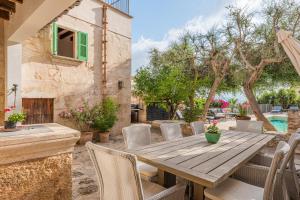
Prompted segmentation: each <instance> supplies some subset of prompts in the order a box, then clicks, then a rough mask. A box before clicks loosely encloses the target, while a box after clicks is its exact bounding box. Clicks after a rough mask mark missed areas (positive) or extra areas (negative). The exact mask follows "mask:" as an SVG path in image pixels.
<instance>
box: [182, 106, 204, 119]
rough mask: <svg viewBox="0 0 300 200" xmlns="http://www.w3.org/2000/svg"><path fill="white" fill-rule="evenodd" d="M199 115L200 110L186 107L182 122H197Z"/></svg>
mask: <svg viewBox="0 0 300 200" xmlns="http://www.w3.org/2000/svg"><path fill="white" fill-rule="evenodd" d="M200 115H201V110H200V109H199V108H198V107H197V106H195V107H193V108H191V107H187V108H186V109H185V110H184V112H183V117H184V120H185V121H186V122H188V123H191V122H194V121H197V120H198V119H199V116H200Z"/></svg>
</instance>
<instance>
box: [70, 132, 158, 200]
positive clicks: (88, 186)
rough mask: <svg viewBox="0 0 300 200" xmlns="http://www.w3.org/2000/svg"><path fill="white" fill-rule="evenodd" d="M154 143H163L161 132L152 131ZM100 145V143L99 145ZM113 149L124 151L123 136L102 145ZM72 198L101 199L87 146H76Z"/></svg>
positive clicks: (82, 199)
mask: <svg viewBox="0 0 300 200" xmlns="http://www.w3.org/2000/svg"><path fill="white" fill-rule="evenodd" d="M151 132H152V142H153V143H155V142H160V141H162V140H163V139H162V137H161V134H160V132H159V130H157V129H152V130H151ZM99 144H100V143H99ZM100 145H104V146H106V147H109V148H112V149H118V150H122V149H124V148H125V144H124V141H123V137H122V136H116V137H114V138H111V141H110V143H108V144H100ZM72 174H73V178H72V182H73V187H72V190H73V191H72V196H73V200H95V199H99V194H98V185H97V177H96V174H95V170H94V167H93V163H92V161H91V160H90V158H89V155H88V152H87V150H86V148H85V146H76V147H75V151H74V153H73V165H72Z"/></svg>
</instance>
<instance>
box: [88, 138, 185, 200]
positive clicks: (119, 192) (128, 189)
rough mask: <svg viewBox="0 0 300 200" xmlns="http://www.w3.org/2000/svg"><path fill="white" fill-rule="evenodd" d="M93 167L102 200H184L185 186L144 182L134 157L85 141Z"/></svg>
mask: <svg viewBox="0 0 300 200" xmlns="http://www.w3.org/2000/svg"><path fill="white" fill-rule="evenodd" d="M86 147H87V149H88V151H89V154H90V157H91V159H92V161H93V164H94V166H95V169H96V174H97V177H98V184H99V194H100V197H99V199H101V200H144V199H145V200H160V199H163V200H184V191H185V187H186V186H185V185H184V184H178V185H175V186H173V187H171V188H169V189H166V188H164V187H162V186H160V185H157V184H155V183H152V182H149V181H143V180H141V178H140V174H139V172H138V168H137V163H136V161H137V160H136V156H134V155H132V154H128V153H125V152H120V151H116V150H112V149H108V148H106V147H102V146H100V145H96V144H93V143H91V142H88V143H87V145H86Z"/></svg>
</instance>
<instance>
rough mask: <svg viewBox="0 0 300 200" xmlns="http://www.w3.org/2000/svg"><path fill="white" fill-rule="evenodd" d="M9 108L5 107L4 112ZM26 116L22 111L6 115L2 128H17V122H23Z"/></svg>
mask: <svg viewBox="0 0 300 200" xmlns="http://www.w3.org/2000/svg"><path fill="white" fill-rule="evenodd" d="M10 111H12V110H11V109H5V112H6V113H7V112H10ZM25 118H26V115H25V114H24V113H22V112H19V113H13V114H11V115H9V116H8V118H7V120H6V121H4V129H6V130H12V129H16V128H17V123H18V122H23V121H24V120H25Z"/></svg>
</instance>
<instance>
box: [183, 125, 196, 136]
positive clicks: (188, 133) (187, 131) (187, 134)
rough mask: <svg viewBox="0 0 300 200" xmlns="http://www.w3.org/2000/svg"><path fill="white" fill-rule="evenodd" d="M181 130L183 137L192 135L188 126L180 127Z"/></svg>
mask: <svg viewBox="0 0 300 200" xmlns="http://www.w3.org/2000/svg"><path fill="white" fill-rule="evenodd" d="M181 130H182V134H183V135H184V136H192V135H193V131H192V128H191V126H190V125H189V124H183V125H181Z"/></svg>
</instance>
